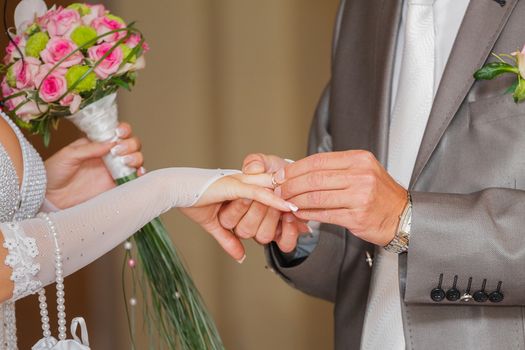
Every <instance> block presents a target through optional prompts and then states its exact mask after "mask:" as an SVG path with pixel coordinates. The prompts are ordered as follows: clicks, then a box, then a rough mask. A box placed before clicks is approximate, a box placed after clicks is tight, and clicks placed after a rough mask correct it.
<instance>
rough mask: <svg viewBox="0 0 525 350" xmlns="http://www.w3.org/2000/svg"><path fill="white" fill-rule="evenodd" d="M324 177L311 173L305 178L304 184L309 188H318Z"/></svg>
mask: <svg viewBox="0 0 525 350" xmlns="http://www.w3.org/2000/svg"><path fill="white" fill-rule="evenodd" d="M323 181H324V177H323V175H322V174H321V173H311V174H308V175H307V176H306V182H307V183H308V185H309V186H310V187H311V188H319V187H321V186H322V185H323Z"/></svg>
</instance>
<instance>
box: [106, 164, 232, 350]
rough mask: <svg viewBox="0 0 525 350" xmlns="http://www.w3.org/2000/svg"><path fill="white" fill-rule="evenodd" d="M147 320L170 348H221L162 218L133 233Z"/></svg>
mask: <svg viewBox="0 0 525 350" xmlns="http://www.w3.org/2000/svg"><path fill="white" fill-rule="evenodd" d="M135 178H137V175H135V174H133V175H130V176H127V177H123V178H120V179H117V180H116V183H117V184H119V185H121V184H123V183H126V182H128V181H131V180H134V179H135ZM133 240H134V242H135V245H136V247H137V252H138V258H139V266H140V267H142V271H141V276H140V277H141V278H140V281H139V283H141V284H142V285H141V287H142V288H141V290H142V291H143V294H147V295H144V298H145V300H148V299H149V305H147V307H146V309H145V310H146V321H149V322H155V324H157V325H158V326H157V330H158V332H159V333H160V335H161V339H163V340H164V343H165V345H166V346H168V347H169V348H170V349H177V348H179V347H180V349H184V350H197V349H202V350H222V349H224V346H223V345H222V341H221V338H220V336H219V332H218V331H217V328H216V326H215V324H214V322H213V319H212V317H211V316H210V315H209V313H208V311H207V310H206V307H205V306H204V302H203V300H202V298H201V296H200V294H199V292H198V290H197V288H196V287H195V284H194V283H193V281H192V279H191V277H190V275H189V273H188V272H187V271H186V269H185V267H184V263H183V262H182V260H181V258H180V257H179V255H178V253H177V250H176V249H175V247H174V246H173V244H172V242H171V240H170V237H169V233H168V232H167V230H166V228H165V227H164V225H163V224H162V222H161V220H160V219H159V218H156V219H154V220H153V221H151V222H150V223H148V224H146V226H144V227H143V228H142V229H141V230H140V231H138V232H137V233H136V234H135V235H134V236H133Z"/></svg>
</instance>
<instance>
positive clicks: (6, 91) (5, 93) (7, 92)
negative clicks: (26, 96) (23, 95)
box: [0, 77, 16, 110]
mask: <svg viewBox="0 0 525 350" xmlns="http://www.w3.org/2000/svg"><path fill="white" fill-rule="evenodd" d="M0 88H1V89H2V97H3V98H7V97H9V96H11V95H12V94H14V93H16V91H15V90H14V89H13V88H11V86H9V84H8V83H7V77H5V78H4V79H3V80H2V83H1V84H0ZM13 99H14V98H10V99H9V100H7V101H5V106H6V107H7V109H8V110H13V109H14V108H15V104H14V103H13Z"/></svg>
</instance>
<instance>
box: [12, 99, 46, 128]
mask: <svg viewBox="0 0 525 350" xmlns="http://www.w3.org/2000/svg"><path fill="white" fill-rule="evenodd" d="M23 99H24V100H25V98H23ZM48 108H49V107H48V106H47V105H37V104H36V102H35V101H28V102H26V103H24V104H23V105H22V106H20V108H19V109H17V111H16V115H17V116H18V117H19V118H20V119H22V120H23V121H25V122H29V121H31V120H33V119H35V118H38V117H39V116H40V115H42V113H45V112H47V109H48Z"/></svg>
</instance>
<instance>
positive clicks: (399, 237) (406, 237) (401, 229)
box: [384, 193, 412, 254]
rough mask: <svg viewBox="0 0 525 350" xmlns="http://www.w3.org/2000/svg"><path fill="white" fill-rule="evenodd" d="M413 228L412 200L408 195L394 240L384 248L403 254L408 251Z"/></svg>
mask: <svg viewBox="0 0 525 350" xmlns="http://www.w3.org/2000/svg"><path fill="white" fill-rule="evenodd" d="M411 228H412V198H411V196H410V193H408V199H407V203H406V205H405V208H404V209H403V213H402V214H401V215H400V216H399V224H398V226H397V230H396V233H395V235H394V238H393V239H392V240H391V241H390V242H389V243H388V244H387V245H386V246H385V247H384V249H385V250H386V251H389V252H392V253H396V254H401V253H405V252H406V251H408V246H409V243H410V233H411Z"/></svg>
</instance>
